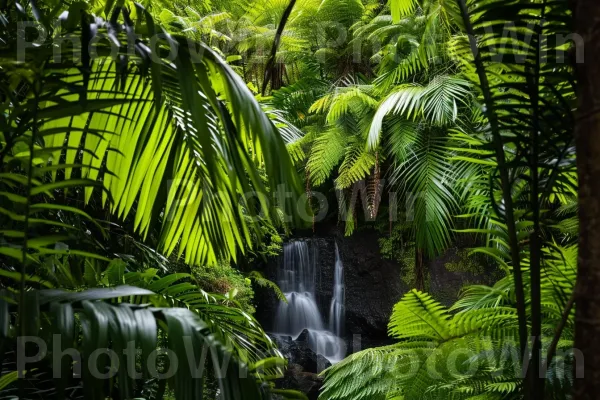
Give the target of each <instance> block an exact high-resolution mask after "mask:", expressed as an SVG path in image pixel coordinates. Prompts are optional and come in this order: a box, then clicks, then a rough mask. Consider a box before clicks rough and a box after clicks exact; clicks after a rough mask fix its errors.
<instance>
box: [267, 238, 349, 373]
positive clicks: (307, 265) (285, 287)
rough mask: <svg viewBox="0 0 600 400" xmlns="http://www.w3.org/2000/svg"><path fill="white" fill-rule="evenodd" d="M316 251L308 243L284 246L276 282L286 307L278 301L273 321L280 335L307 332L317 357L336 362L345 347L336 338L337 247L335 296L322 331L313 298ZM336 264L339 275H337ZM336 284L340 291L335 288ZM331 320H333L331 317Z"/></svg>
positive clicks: (339, 304)
mask: <svg viewBox="0 0 600 400" xmlns="http://www.w3.org/2000/svg"><path fill="white" fill-rule="evenodd" d="M316 260H317V249H316V248H314V247H313V246H310V245H309V242H308V241H305V240H299V241H294V242H290V243H287V244H285V245H284V247H283V263H282V265H281V268H280V269H279V271H278V274H277V281H278V282H277V283H278V284H279V287H280V288H281V290H282V291H283V293H284V294H285V298H286V299H287V304H286V303H284V302H280V304H279V308H278V309H277V316H276V318H275V330H276V332H277V333H279V334H285V335H290V336H292V337H294V338H297V337H298V336H299V335H300V333H302V331H303V330H304V329H306V330H308V345H309V347H310V348H311V349H312V350H313V351H314V352H315V353H317V354H321V355H323V356H324V357H326V358H327V359H328V360H329V361H330V362H332V363H335V362H338V361H340V360H341V359H342V358H344V356H345V354H346V345H345V343H344V341H343V340H342V339H341V338H340V337H339V336H338V335H339V333H340V332H341V329H342V324H343V321H342V320H343V307H344V305H343V302H344V287H343V265H342V262H341V260H340V258H339V254H338V251H337V246H336V267H335V271H336V272H335V282H334V296H333V298H332V301H331V311H330V314H332V315H330V322H329V323H330V326H332V329H331V330H332V331H333V332H335V333H333V332H330V331H328V330H325V324H324V322H323V317H322V316H321V313H320V311H319V307H318V306H317V302H316V296H315V282H316V273H317V271H316ZM338 265H339V270H340V271H339V273H338ZM338 284H339V289H338ZM332 317H333V318H332Z"/></svg>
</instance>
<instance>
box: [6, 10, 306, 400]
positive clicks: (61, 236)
mask: <svg viewBox="0 0 600 400" xmlns="http://www.w3.org/2000/svg"><path fill="white" fill-rule="evenodd" d="M67 8H68V9H63V8H62V6H60V5H58V4H55V5H52V4H47V5H44V6H42V7H38V6H37V4H36V2H30V3H29V4H28V7H26V8H23V7H21V6H20V5H18V4H17V5H16V6H15V5H13V7H11V8H10V9H9V11H8V12H7V14H6V15H4V16H3V25H2V28H1V29H2V31H3V35H4V34H6V35H5V36H4V37H5V39H6V40H4V48H3V54H6V55H8V57H3V59H2V82H3V84H2V99H3V101H4V107H3V110H4V112H3V114H2V118H1V123H2V138H1V139H2V140H1V142H2V149H1V153H0V154H1V160H0V162H1V168H2V172H1V176H0V185H1V186H2V190H1V193H2V197H3V199H5V200H8V203H6V202H5V204H4V207H2V208H0V211H1V213H2V216H3V230H2V243H1V245H0V254H2V256H3V260H2V261H3V265H4V270H3V273H2V276H5V277H8V278H10V280H11V281H12V280H16V281H17V282H18V284H17V285H12V284H11V283H10V282H6V287H7V289H8V290H7V291H5V292H4V293H3V296H2V301H1V302H0V307H1V309H2V312H1V313H0V314H2V318H1V321H2V325H1V332H2V334H1V337H2V348H3V350H4V351H5V352H6V354H7V358H6V359H5V361H6V363H4V365H6V366H7V367H8V369H6V368H5V369H4V370H5V372H6V373H7V375H6V376H8V377H14V376H15V374H14V371H18V375H19V376H20V377H21V378H24V379H20V380H19V381H18V382H17V383H16V384H15V385H14V386H12V387H10V388H9V389H7V390H12V388H13V387H14V388H15V389H14V390H17V392H16V393H18V394H19V397H23V398H28V397H39V396H40V395H42V393H45V394H46V395H47V394H48V393H53V392H56V393H57V395H58V396H61V397H65V396H69V397H79V396H81V393H83V395H85V396H86V397H92V398H105V396H115V395H116V393H117V392H116V391H118V393H120V394H119V395H118V396H120V397H123V398H131V397H136V396H133V393H134V389H135V388H136V387H137V392H136V393H138V394H139V393H140V391H143V390H144V389H145V388H146V384H145V383H144V382H145V381H144V380H142V381H139V379H137V382H136V379H134V378H133V377H131V376H129V375H128V371H127V369H126V368H120V369H119V371H118V375H117V376H116V377H115V378H114V379H110V380H106V379H99V378H98V376H94V375H93V374H92V373H91V370H90V368H84V369H83V375H82V377H81V378H79V377H74V378H71V376H72V375H73V373H72V372H69V371H72V368H73V365H70V363H64V362H63V364H62V365H63V373H62V376H61V377H60V378H61V379H59V380H56V381H54V382H53V381H52V380H51V379H48V378H49V377H50V376H51V375H50V371H51V370H50V366H51V365H52V364H51V363H50V364H48V362H49V359H48V358H44V359H42V360H41V361H40V362H39V363H37V364H36V365H27V366H26V367H23V368H21V367H19V368H18V369H15V368H17V365H15V363H14V361H15V359H14V356H15V352H14V349H16V351H17V352H19V351H20V350H21V348H20V345H19V339H17V338H22V337H24V336H40V335H41V336H40V337H41V338H42V339H49V338H50V336H45V335H47V334H49V333H50V332H53V333H57V334H60V335H62V336H61V337H62V339H61V340H62V341H63V342H62V346H63V348H64V347H67V346H68V347H72V346H75V347H76V348H79V349H81V350H82V354H83V360H85V361H88V360H90V357H91V355H92V353H93V352H94V351H95V350H97V349H98V348H106V347H108V348H111V349H112V350H114V351H116V352H117V353H118V354H119V359H120V360H121V365H124V361H125V360H124V358H123V357H121V356H120V354H121V353H122V350H123V349H125V347H126V345H127V343H129V342H130V341H134V342H136V343H137V345H138V346H141V348H142V353H143V358H142V360H141V361H142V364H144V362H145V361H147V356H148V354H149V353H150V352H152V351H153V350H155V349H156V347H157V345H158V344H160V343H164V342H168V345H169V348H170V349H171V350H172V351H173V354H175V355H176V356H177V357H178V358H179V359H181V360H187V356H191V355H192V353H193V355H195V356H198V357H197V360H202V362H201V363H200V364H197V366H196V367H197V368H198V370H197V371H194V369H196V367H194V368H192V367H191V366H190V365H191V364H188V363H186V362H182V363H180V364H179V369H178V371H177V374H175V375H174V377H173V379H170V381H169V386H170V388H171V390H173V391H174V395H175V397H176V398H202V397H203V392H202V391H203V384H202V382H203V381H202V379H203V378H202V376H203V375H205V374H202V372H203V371H204V364H203V362H204V361H203V359H202V358H201V357H200V356H201V355H202V350H203V348H204V349H205V350H206V351H208V352H209V354H210V360H211V361H210V362H209V364H210V365H212V367H209V368H210V369H211V370H212V371H213V373H214V374H216V379H217V382H218V384H219V391H220V395H221V396H224V398H231V399H241V398H242V397H243V398H267V397H269V396H270V393H271V390H270V388H269V385H266V386H265V385H263V384H261V382H265V381H266V380H268V379H270V377H273V376H277V375H278V374H279V373H280V372H281V366H282V363H283V362H284V361H283V359H282V358H281V357H280V356H279V354H278V353H277V352H276V350H274V349H273V344H272V342H270V339H268V337H267V336H266V335H265V334H264V332H262V330H261V329H260V327H259V326H258V324H257V323H256V322H255V321H253V319H252V318H251V317H250V316H249V315H247V314H245V313H244V312H243V311H241V310H240V309H239V307H236V304H235V299H234V298H233V297H232V296H230V298H226V297H222V298H218V297H216V296H214V295H209V294H207V293H205V292H203V291H201V290H200V289H199V288H198V287H197V286H196V285H194V284H193V283H191V282H180V283H178V284H176V283H177V282H178V281H180V280H181V279H184V278H186V279H189V276H187V275H181V274H176V275H168V276H165V277H163V278H160V279H159V278H158V277H157V275H156V274H157V270H156V269H146V270H143V271H141V272H135V271H131V272H128V273H125V270H123V269H122V268H121V266H114V265H113V266H109V267H108V269H106V271H105V272H104V273H101V272H99V271H98V270H96V269H94V267H93V266H94V265H95V264H94V260H98V261H99V262H107V261H108V260H109V259H108V258H107V255H108V254H106V251H105V249H103V248H102V247H101V243H100V241H98V240H97V239H99V238H101V237H104V238H107V237H108V236H109V232H108V230H107V228H109V227H110V223H108V222H107V221H99V220H98V219H97V218H95V217H94V216H92V215H96V214H98V213H101V212H102V211H101V210H102V209H106V210H107V212H110V213H111V214H113V215H115V216H117V217H118V218H119V219H121V220H122V221H124V223H125V224H126V225H127V226H128V227H130V228H131V230H132V233H133V232H136V233H137V234H139V235H141V237H142V238H144V239H146V240H151V241H153V242H154V243H158V248H159V250H160V251H161V252H162V253H164V254H165V255H166V256H169V255H172V254H175V253H176V254H178V255H180V256H183V257H184V260H185V261H186V262H187V263H189V264H205V263H207V264H211V263H216V262H217V261H218V260H221V259H229V258H234V259H235V258H236V257H237V256H238V252H244V251H245V250H246V249H247V248H248V247H251V245H252V240H253V239H255V238H257V237H258V238H260V237H262V236H261V234H262V231H261V230H260V227H259V225H260V220H258V219H257V218H254V217H255V216H257V215H258V214H259V213H260V212H261V211H266V212H263V213H262V215H263V221H264V222H263V223H267V224H269V223H270V222H269V220H270V217H271V216H272V215H274V214H273V213H274V212H275V211H274V210H275V207H274V206H273V204H269V201H268V197H266V196H265V195H268V192H267V189H266V185H268V186H269V187H277V186H278V185H279V184H287V185H288V188H290V189H289V190H291V192H292V193H294V194H297V193H299V190H298V188H299V181H298V179H297V177H296V175H295V172H294V171H293V169H292V168H291V161H290V158H289V156H288V154H287V151H286V150H285V144H284V141H283V140H282V138H281V137H280V136H279V133H278V131H277V129H276V127H275V126H274V124H273V123H272V122H271V120H270V119H269V117H268V116H267V115H266V114H265V113H264V112H263V111H262V108H261V106H260V105H259V104H258V102H257V101H256V100H255V99H254V97H253V96H252V94H251V93H250V91H249V90H248V88H247V87H246V86H245V84H244V83H243V81H242V80H241V78H240V77H239V76H238V75H236V73H235V72H233V71H232V69H231V68H230V67H229V66H228V65H227V64H226V63H225V62H224V61H222V60H221V58H220V57H219V56H218V55H217V54H216V53H215V52H214V51H213V50H212V49H210V48H209V47H208V46H206V45H205V44H203V43H201V42H194V41H190V40H189V37H186V36H184V35H179V34H175V33H173V34H169V33H167V32H166V31H164V30H162V29H161V28H160V25H158V24H157V23H156V22H155V20H154V19H153V17H152V15H151V13H150V12H148V11H147V10H145V9H144V7H143V6H141V5H140V4H136V5H135V7H134V8H132V9H130V8H127V7H124V5H123V2H118V3H117V4H114V3H113V2H107V3H105V4H104V3H103V4H97V3H90V4H89V5H88V4H86V3H76V4H72V5H70V6H68V7H67ZM28 16H31V17H35V18H36V19H37V21H38V23H39V24H41V25H42V27H43V28H45V29H46V30H47V31H49V34H48V36H47V39H46V40H43V41H42V42H41V43H37V44H36V45H35V46H33V47H31V48H29V49H26V51H25V53H24V54H23V53H22V52H21V50H23V49H22V48H19V46H21V45H22V42H21V41H19V40H17V36H16V32H17V25H18V21H20V20H22V19H24V18H27V17H28ZM102 16H105V17H107V19H106V20H105V19H103V18H102ZM55 20H59V21H60V22H61V24H60V26H54V25H53V24H52V23H53V21H55ZM159 32H161V34H160V35H159V36H160V39H159V41H158V42H152V43H151V41H152V40H155V39H156V38H157V37H159V36H156V35H158V33H159ZM30 33H31V32H30V31H22V30H21V32H20V33H19V34H20V35H25V38H26V39H28V38H30ZM134 34H137V35H140V36H139V37H138V38H137V39H135V40H134V39H133V36H132V35H134ZM102 37H107V38H110V40H111V41H112V42H111V44H112V46H113V47H111V44H106V43H104V44H102V42H101V41H99V39H101V38H102ZM67 38H68V39H69V40H71V41H75V43H76V44H75V46H74V48H73V47H71V46H67V45H64V41H65V39H67ZM77 43H80V44H81V46H80V47H79V46H77ZM90 43H92V45H89V44H90ZM94 44H95V45H94ZM129 45H130V46H129ZM115 46H116V47H115ZM57 49H58V53H56V51H57ZM115 49H116V52H117V55H116V57H115V58H113V57H112V56H111V51H112V50H115ZM170 52H172V54H173V58H172V59H171V60H170V61H169V54H170ZM18 57H19V58H18ZM20 57H23V58H22V59H21V58H20ZM16 60H19V61H21V63H16V62H15V61H16ZM259 170H263V171H266V174H265V175H263V176H264V177H266V185H265V182H263V179H262V177H261V175H260V174H259ZM169 182H170V183H171V184H170V185H168V183H169ZM251 191H252V192H259V193H260V194H261V196H258V198H260V201H257V202H253V201H251V200H247V198H248V196H243V195H244V193H248V192H251ZM293 197H294V196H292V198H293ZM74 204H75V205H74ZM290 204H291V203H290ZM85 205H88V207H87V209H86V208H85ZM288 205H289V204H288ZM278 206H279V207H280V208H281V209H283V210H286V207H285V205H284V204H278ZM287 210H290V211H292V209H291V208H289V207H287ZM105 215H109V214H108V213H107V214H105ZM73 216H75V217H76V219H77V223H73V222H72V221H73ZM248 217H253V218H248ZM257 221H258V222H257ZM67 256H68V257H69V258H71V260H73V259H75V258H77V259H80V260H85V261H84V263H86V266H87V267H86V269H85V274H86V276H85V278H88V279H89V280H92V278H93V276H94V275H96V276H98V274H100V278H102V279H106V280H107V284H108V285H109V286H110V285H117V284H119V285H120V284H124V283H126V282H127V281H129V282H130V283H135V284H136V285H138V286H139V287H133V286H117V287H115V288H113V287H109V288H106V289H85V290H83V291H79V292H70V291H64V290H56V289H44V290H39V289H38V288H39V287H40V286H42V287H43V286H46V287H48V286H52V285H51V284H50V283H49V281H47V280H46V279H45V278H40V277H39V276H38V275H37V274H36V272H37V271H39V269H40V266H42V265H51V266H52V268H63V270H61V271H60V272H61V274H59V275H61V282H62V283H64V280H65V277H67V278H71V279H72V280H73V281H76V280H77V278H76V277H77V276H79V277H81V275H82V270H79V271H76V270H77V269H78V268H80V267H81V266H82V265H83V264H81V263H74V262H73V263H72V264H71V263H70V262H69V263H67V262H56V259H57V258H64V257H67ZM49 261H50V263H49ZM88 267H89V268H88ZM69 269H70V270H69ZM53 272H55V271H53ZM55 276H56V274H55ZM74 276H75V277H74ZM62 286H63V287H69V286H67V285H64V284H63V285H62ZM144 287H147V288H148V289H144ZM205 321H206V322H205ZM188 339H189V343H187V342H186V340H188ZM47 343H49V342H47ZM186 345H191V349H193V350H192V351H190V348H188V347H186ZM31 350H32V348H30V347H29V345H27V346H25V348H24V351H26V354H28V352H29V351H31ZM134 350H135V349H134ZM259 350H261V351H259ZM262 350H264V352H262ZM11 351H12V352H11ZM54 351H56V350H54ZM273 351H274V353H272V354H271V355H272V357H271V358H269V352H273ZM232 355H233V356H232ZM204 356H205V357H206V352H205V353H204ZM19 357H20V356H19ZM265 357H266V358H265ZM17 361H18V357H17ZM19 362H20V361H19ZM128 362H130V363H131V362H133V363H135V362H136V358H135V356H134V357H133V358H132V359H130V360H129V361H128ZM7 363H8V364H7ZM87 365H88V364H86V366H87ZM163 366H164V365H163ZM109 367H111V364H109V363H107V362H106V360H103V361H102V362H101V363H100V365H98V371H100V374H101V375H103V374H105V372H106V368H109ZM167 367H168V365H167ZM92 370H93V369H92ZM192 373H194V374H192ZM145 377H146V378H148V374H146V375H145ZM79 379H81V382H80V381H79ZM146 380H147V379H146ZM25 382H27V383H25ZM33 382H37V383H33ZM156 382H157V383H156V384H157V385H158V386H157V389H156V392H155V393H154V395H152V396H151V397H156V398H160V397H162V396H163V394H164V389H165V382H166V380H165V379H158V380H157V381H156ZM38 383H40V386H38ZM48 383H49V386H48ZM81 390H83V392H81ZM149 395H150V394H149Z"/></svg>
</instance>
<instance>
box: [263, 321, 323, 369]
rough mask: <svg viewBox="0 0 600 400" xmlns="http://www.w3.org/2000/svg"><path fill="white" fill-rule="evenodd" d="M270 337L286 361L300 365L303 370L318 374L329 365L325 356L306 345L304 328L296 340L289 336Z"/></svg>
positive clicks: (306, 339)
mask: <svg viewBox="0 0 600 400" xmlns="http://www.w3.org/2000/svg"><path fill="white" fill-rule="evenodd" d="M272 338H273V340H274V341H275V343H277V347H278V348H279V351H281V353H282V354H283V356H284V357H285V358H286V360H288V363H289V364H290V365H292V364H295V365H299V366H301V367H302V370H303V371H304V372H310V373H314V374H318V373H320V372H321V371H323V370H325V369H327V368H329V367H330V366H331V363H330V362H329V361H328V360H327V359H326V358H325V357H323V356H322V355H320V354H316V353H315V352H314V351H313V350H312V349H310V348H309V347H308V331H307V330H306V329H305V330H304V331H303V332H302V333H301V334H300V335H299V336H298V338H297V339H296V340H294V339H293V338H292V337H291V336H279V335H273V336H272Z"/></svg>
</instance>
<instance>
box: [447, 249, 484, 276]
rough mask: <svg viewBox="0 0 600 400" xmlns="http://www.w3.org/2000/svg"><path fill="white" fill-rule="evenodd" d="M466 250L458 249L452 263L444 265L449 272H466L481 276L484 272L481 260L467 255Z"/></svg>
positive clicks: (475, 256) (467, 251)
mask: <svg viewBox="0 0 600 400" xmlns="http://www.w3.org/2000/svg"><path fill="white" fill-rule="evenodd" d="M469 253H470V252H469V250H468V249H459V250H457V251H456V255H455V256H454V257H453V258H452V261H450V262H447V263H446V264H444V267H446V269H447V270H448V271H450V272H466V273H469V274H472V275H482V274H483V273H484V271H485V269H484V267H483V265H482V262H481V261H482V260H481V259H480V257H477V255H474V254H469Z"/></svg>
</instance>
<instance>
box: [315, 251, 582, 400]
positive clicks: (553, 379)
mask: <svg viewBox="0 0 600 400" xmlns="http://www.w3.org/2000/svg"><path fill="white" fill-rule="evenodd" d="M545 252H546V253H547V255H548V258H547V259H548V262H546V263H545V264H544V268H545V270H544V271H545V274H544V275H543V280H542V293H543V294H542V296H543V304H544V310H545V311H544V315H545V317H546V319H545V325H544V331H543V332H544V335H545V336H546V337H552V336H553V335H554V329H553V328H552V327H555V326H556V324H557V323H558V321H559V320H560V319H561V318H562V316H561V310H562V309H563V307H564V305H565V303H566V299H565V297H566V298H568V297H569V296H570V295H571V293H572V290H573V285H574V279H575V268H574V265H575V263H576V257H577V256H576V254H577V249H576V247H567V248H559V247H553V246H549V247H545ZM563 285H564V286H563ZM514 295H515V292H514V281H513V280H512V279H511V277H510V276H507V277H506V278H504V279H502V280H501V281H499V282H498V283H497V284H495V285H494V286H493V287H488V286H484V285H479V286H471V287H467V288H466V289H465V291H464V293H463V295H462V297H461V299H460V300H459V301H458V302H456V303H455V305H454V306H452V307H451V308H446V307H444V306H442V305H441V304H440V303H438V302H436V301H435V300H434V299H433V298H432V297H431V296H430V295H428V294H425V293H422V292H419V291H416V290H412V291H411V292H409V293H407V294H406V295H405V296H404V297H403V299H402V300H401V301H400V302H398V303H397V304H396V306H395V307H394V310H393V313H392V317H391V319H390V323H389V335H390V337H392V338H394V339H396V340H397V341H398V342H397V343H396V344H393V345H390V346H386V347H381V348H374V349H367V350H363V351H361V352H358V353H356V354H353V355H351V356H349V357H348V358H346V359H345V360H343V361H342V362H340V363H339V364H336V365H334V366H332V367H331V368H329V369H327V370H326V371H324V372H323V375H324V377H325V386H324V390H323V392H322V394H321V396H320V399H351V400H358V399H388V398H391V397H393V396H400V398H407V399H448V398H452V399H472V398H481V399H497V398H498V399H499V398H520V397H519V392H520V390H522V382H521V380H520V379H517V378H516V376H518V374H519V373H520V372H519V371H520V368H521V365H520V362H521V358H520V357H519V350H518V341H516V340H515V338H517V337H518V335H517V332H518V324H517V310H516V307H515V304H516V303H515V298H514ZM552 310H554V311H552ZM573 328H574V314H573V313H571V314H570V316H569V318H568V321H567V327H566V328H565V331H564V332H563V335H562V340H561V341H560V342H559V347H560V348H562V349H564V350H566V349H569V348H570V346H572V340H573ZM544 343H546V344H548V343H549V342H548V341H544ZM543 350H544V351H547V347H545V348H544V349H543ZM560 354H561V356H560V361H559V360H557V359H556V358H554V359H553V361H552V363H551V365H550V368H549V370H548V372H547V378H548V385H549V388H548V390H549V392H552V391H555V392H557V393H568V392H569V390H570V387H571V381H570V374H571V373H572V372H571V371H570V369H571V368H573V367H574V365H573V359H572V358H571V357H570V356H569V355H568V352H566V353H565V352H564V351H563V352H562V353H560ZM515 374H517V375H515Z"/></svg>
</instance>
